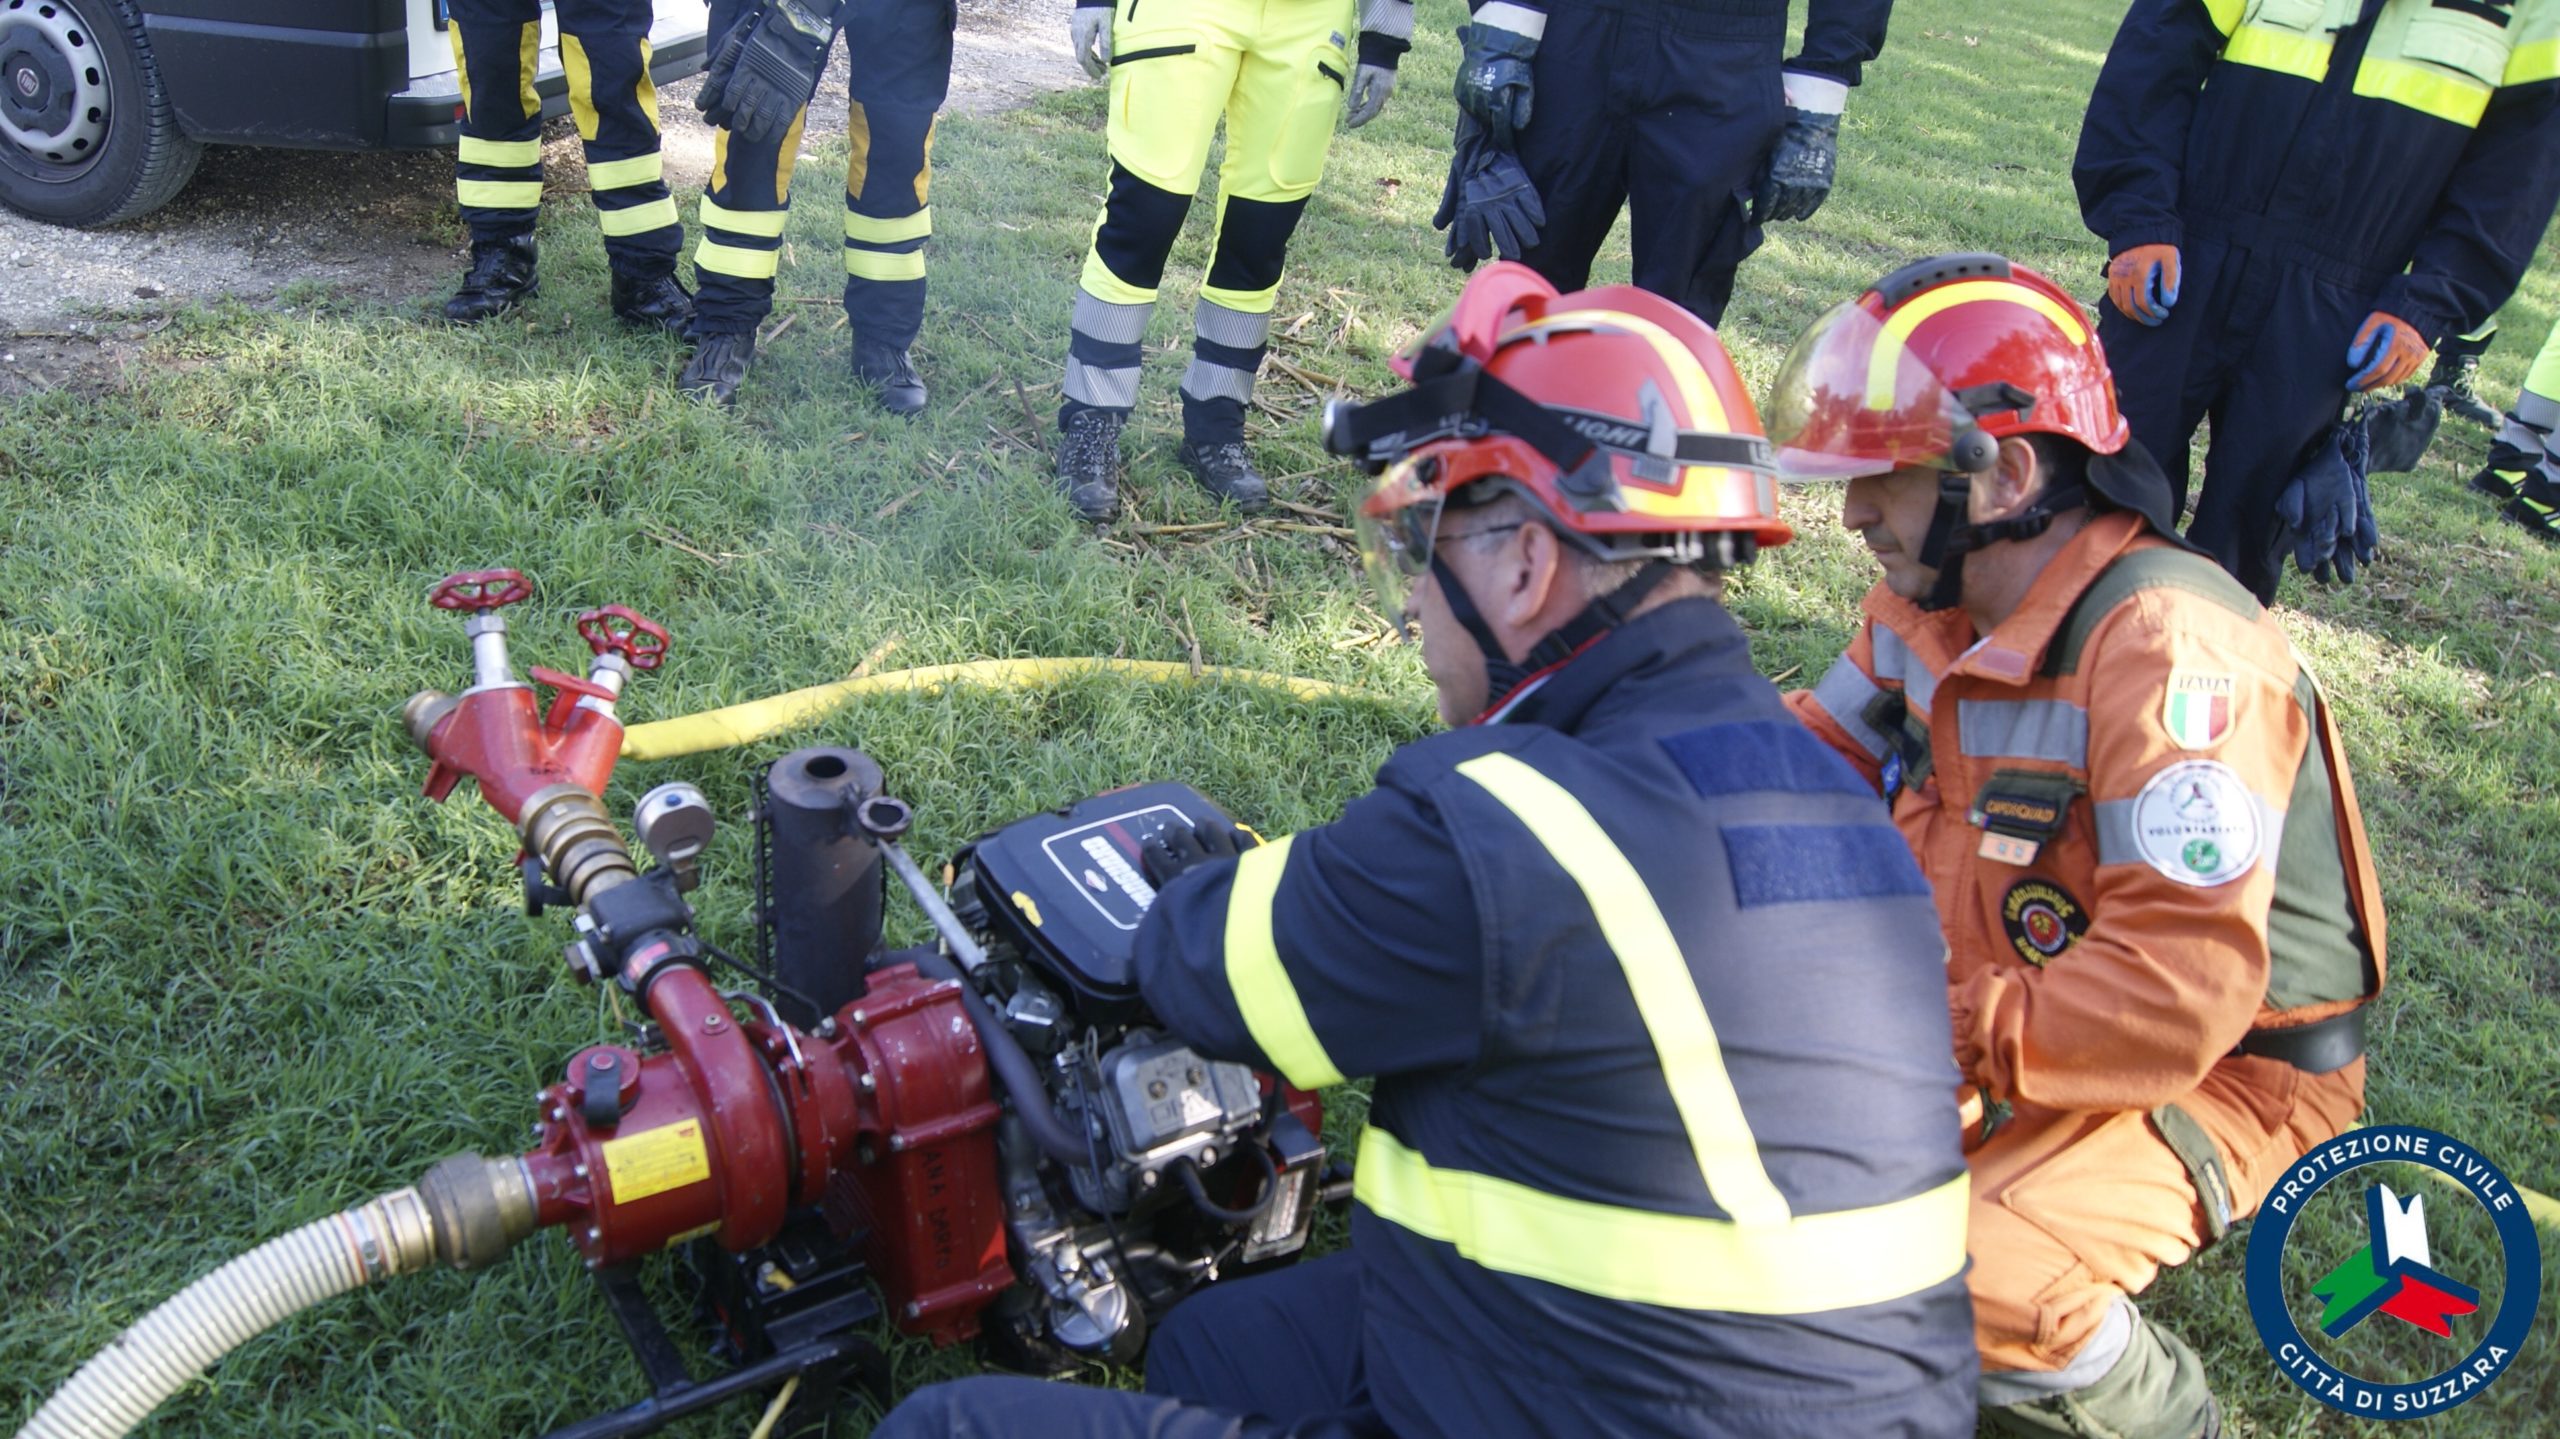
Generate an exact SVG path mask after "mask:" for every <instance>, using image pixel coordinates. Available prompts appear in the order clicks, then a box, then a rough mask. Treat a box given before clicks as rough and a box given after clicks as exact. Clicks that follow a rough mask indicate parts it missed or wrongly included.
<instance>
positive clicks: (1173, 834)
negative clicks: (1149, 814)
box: [1138, 819, 1262, 889]
mask: <svg viewBox="0 0 2560 1439" xmlns="http://www.w3.org/2000/svg"><path fill="white" fill-rule="evenodd" d="M1260 843H1262V837H1261V836H1260V835H1257V834H1255V833H1254V832H1253V831H1252V830H1249V829H1246V828H1245V827H1244V826H1242V825H1240V824H1224V823H1219V822H1215V821H1212V822H1211V823H1210V824H1208V825H1206V826H1205V827H1204V826H1196V825H1194V824H1192V823H1191V822H1190V821H1188V820H1181V819H1174V820H1167V821H1165V822H1164V823H1163V824H1160V825H1158V826H1156V827H1155V828H1154V829H1152V830H1150V831H1148V832H1147V835H1146V837H1145V838H1143V839H1141V840H1139V841H1138V863H1139V867H1140V868H1142V869H1143V870H1145V872H1146V876H1147V883H1149V884H1152V885H1154V886H1155V887H1156V888H1158V889H1162V888H1164V887H1165V885H1167V884H1168V883H1170V882H1171V881H1172V880H1173V877H1174V876H1175V875H1178V874H1181V873H1182V872H1184V871H1185V870H1189V869H1193V868H1196V867H1198V866H1200V865H1204V864H1208V863H1211V862H1212V861H1215V860H1221V859H1233V858H1235V857H1236V856H1237V855H1239V854H1241V853H1243V852H1244V851H1246V850H1249V849H1251V848H1253V847H1254V846H1255V845H1258V844H1260Z"/></svg>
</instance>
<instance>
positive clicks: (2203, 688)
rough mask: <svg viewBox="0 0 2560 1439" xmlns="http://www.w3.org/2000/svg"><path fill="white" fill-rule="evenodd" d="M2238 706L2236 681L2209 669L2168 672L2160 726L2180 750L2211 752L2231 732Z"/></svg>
mask: <svg viewBox="0 0 2560 1439" xmlns="http://www.w3.org/2000/svg"><path fill="white" fill-rule="evenodd" d="M2239 705H2240V686H2239V681H2237V680H2236V679H2234V678H2233V677H2232V676H2230V675H2229V674H2225V673H2217V672H2214V671H2210V670H2183V669H2182V670H2171V671H2170V672H2169V689H2168V693H2167V694H2166V695H2165V696H2164V697H2163V698H2162V699H2161V701H2160V727H2161V728H2162V729H2164V730H2167V731H2168V732H2169V738H2171V739H2173V740H2176V741H2177V742H2178V745H2179V747H2180V748H2181V749H2211V748H2213V747H2214V746H2215V745H2217V744H2220V743H2222V737H2223V736H2225V735H2227V734H2229V733H2231V723H2232V720H2233V718H2234V717H2235V714H2236V712H2237V710H2238V708H2239Z"/></svg>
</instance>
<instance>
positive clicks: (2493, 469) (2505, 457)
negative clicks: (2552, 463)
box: [2471, 440, 2542, 500]
mask: <svg viewBox="0 0 2560 1439" xmlns="http://www.w3.org/2000/svg"><path fill="white" fill-rule="evenodd" d="M2541 463H2542V456H2540V455H2537V454H2532V453H2529V452H2527V451H2524V450H2519V449H2517V448H2516V447H2515V446H2513V445H2510V444H2508V443H2507V442H2506V441H2504V440H2493V441H2491V442H2490V445H2489V462H2488V463H2487V464H2485V465H2482V466H2481V467H2480V472H2479V473H2478V474H2476V475H2473V476H2472V477H2471V488H2473V489H2475V490H2478V491H2479V492H2480V493H2482V494H2484V495H2487V496H2488V497H2489V498H2491V499H2493V500H2512V499H2514V498H2515V497H2516V494H2517V492H2518V487H2519V486H2521V485H2523V484H2524V477H2525V476H2527V475H2529V474H2532V473H2533V471H2534V467H2535V466H2537V465H2539V464H2541Z"/></svg>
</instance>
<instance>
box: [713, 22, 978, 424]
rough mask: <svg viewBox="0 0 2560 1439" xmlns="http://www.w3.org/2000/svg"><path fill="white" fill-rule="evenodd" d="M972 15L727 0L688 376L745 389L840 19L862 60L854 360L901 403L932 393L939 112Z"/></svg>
mask: <svg viewBox="0 0 2560 1439" xmlns="http://www.w3.org/2000/svg"><path fill="white" fill-rule="evenodd" d="M958 23H959V10H958V8H957V7H956V5H955V4H954V3H953V0H713V3H712V6H711V35H710V40H709V42H708V43H709V45H710V48H711V53H712V56H713V60H712V63H711V65H710V67H709V70H708V73H707V74H706V75H705V77H704V80H703V85H702V90H701V93H700V94H698V95H697V96H696V97H695V101H694V103H695V104H696V105H698V106H700V107H701V108H702V111H703V113H704V115H705V117H706V118H708V119H709V120H710V121H711V122H712V123H713V124H714V125H716V126H718V127H720V128H719V130H718V132H717V133H716V134H715V135H713V137H712V142H711V143H712V152H711V153H712V162H711V186H710V188H709V189H708V190H706V191H704V192H703V196H702V239H701V241H700V242H699V243H698V244H697V245H696V247H695V249H694V255H693V265H694V281H695V283H696V284H697V285H698V286H699V287H700V289H701V296H700V299H699V301H698V302H697V306H696V314H695V320H694V334H695V338H696V341H697V344H698V346H699V348H697V349H696V351H695V352H694V357H693V360H692V362H691V363H689V364H688V365H686V366H685V370H684V373H683V375H682V376H680V377H679V378H678V379H677V381H676V388H677V389H678V390H680V391H682V392H683V393H684V394H687V395H690V396H693V397H695V398H697V399H704V400H709V401H712V402H713V403H716V404H719V405H723V406H726V405H731V404H734V403H736V401H737V396H738V386H739V384H740V383H742V382H743V381H744V380H745V379H746V375H747V369H748V367H749V366H750V365H751V364H752V363H753V362H754V360H755V353H756V327H757V326H759V325H761V324H762V323H763V322H764V319H765V317H766V316H768V315H770V314H772V313H773V283H774V275H775V272H776V271H777V270H778V269H779V268H780V266H781V263H782V231H783V227H784V226H785V224H787V223H788V221H789V220H790V205H791V172H792V168H793V167H794V166H795V165H796V164H798V162H799V158H800V135H801V129H802V127H803V125H804V124H805V123H806V121H807V118H808V114H807V111H808V104H809V98H810V97H811V96H812V95H815V94H816V93H817V89H818V77H819V75H820V74H821V73H823V72H824V71H825V69H826V63H827V52H828V51H829V49H830V48H832V47H833V45H834V42H835V34H836V31H837V29H838V28H839V27H840V28H841V29H842V30H843V32H844V35H845V43H846V45H847V46H848V47H849V48H850V50H851V53H852V55H853V58H854V61H855V63H854V64H853V66H852V71H851V77H850V81H849V86H850V89H851V91H852V100H853V104H852V109H851V111H850V113H849V114H848V115H847V117H846V124H845V139H846V141H847V144H848V145H849V147H850V153H848V154H847V156H846V158H845V178H844V271H845V280H844V311H845V316H846V318H847V319H848V320H849V321H851V327H852V330H853V362H852V363H853V376H854V379H855V380H856V381H857V382H859V383H860V384H862V385H863V386H864V387H865V388H867V389H869V390H870V391H871V392H872V393H873V394H875V395H876V396H878V397H879V401H880V404H881V406H882V408H884V409H886V410H888V411H889V412H890V413H892V414H897V415H913V414H915V413H917V412H919V411H921V410H922V409H923V408H924V406H925V399H926V393H925V385H924V381H923V380H922V379H921V378H919V377H918V376H917V374H916V371H915V366H914V364H913V362H912V361H911V360H910V358H909V356H908V350H909V349H910V348H911V347H912V346H913V345H914V344H915V341H916V335H917V332H918V331H919V330H921V329H922V328H923V326H924V301H925V265H924V244H925V241H926V240H928V239H930V238H931V237H932V235H933V208H932V204H931V199H932V189H933V131H934V117H935V115H936V113H937V112H939V111H940V110H941V109H942V102H943V101H944V99H946V98H947V97H948V96H949V95H950V92H951V33H952V30H953V28H954V27H955V26H956V25H957V24H958Z"/></svg>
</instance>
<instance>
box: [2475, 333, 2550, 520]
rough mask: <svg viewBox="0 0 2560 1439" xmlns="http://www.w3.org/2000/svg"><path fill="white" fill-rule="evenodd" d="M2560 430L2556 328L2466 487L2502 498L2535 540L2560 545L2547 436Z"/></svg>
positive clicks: (2510, 514) (2513, 517) (2509, 515)
mask: <svg viewBox="0 0 2560 1439" xmlns="http://www.w3.org/2000/svg"><path fill="white" fill-rule="evenodd" d="M2555 432H2560V325H2553V326H2552V327H2551V337H2550V338H2549V339H2547V340H2544V341H2543V342H2542V353H2541V354H2539V355H2536V356H2535V357H2534V360H2533V368H2532V369H2531V370H2530V371H2528V372H2526V374H2525V377H2524V388H2523V389H2522V390H2519V391H2517V393H2516V404H2515V408H2514V409H2512V410H2509V411H2507V414H2506V418H2505V419H2504V421H2503V422H2502V423H2501V424H2500V425H2499V427H2498V438H2497V440H2496V441H2495V442H2494V443H2492V444H2491V445H2490V446H2489V463H2488V465H2487V466H2486V467H2484V468H2483V469H2482V470H2481V471H2480V473H2479V474H2477V475H2475V476H2473V477H2472V480H2471V487H2472V488H2473V489H2475V490H2483V491H2486V492H2487V493H2490V494H2493V495H2494V494H2499V493H2500V490H2499V488H2497V487H2498V486H2501V485H2503V486H2511V487H2512V488H2508V489H2507V490H2506V491H2505V493H2504V494H2503V496H2502V498H2504V499H2505V500H2506V502H2507V504H2506V508H2505V510H2504V511H2503V513H2504V514H2505V515H2506V517H2507V518H2508V519H2511V520H2513V521H2515V522H2516V523H2517V524H2519V525H2522V526H2524V527H2525V528H2526V529H2527V530H2530V531H2532V532H2533V533H2534V535H2536V536H2537V537H2539V538H2541V539H2545V540H2551V541H2553V542H2555V543H2560V449H2555V448H2554V445H2553V440H2552V436H2553V434H2554V433H2555Z"/></svg>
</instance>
